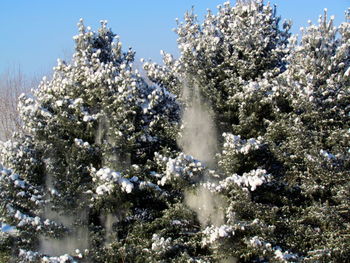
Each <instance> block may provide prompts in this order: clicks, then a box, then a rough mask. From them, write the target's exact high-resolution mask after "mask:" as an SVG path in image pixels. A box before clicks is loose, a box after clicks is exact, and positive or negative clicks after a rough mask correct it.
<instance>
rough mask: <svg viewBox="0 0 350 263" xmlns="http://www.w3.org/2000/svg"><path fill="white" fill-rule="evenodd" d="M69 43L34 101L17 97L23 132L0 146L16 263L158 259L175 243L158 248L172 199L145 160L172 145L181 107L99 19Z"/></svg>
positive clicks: (1, 188)
mask: <svg viewBox="0 0 350 263" xmlns="http://www.w3.org/2000/svg"><path fill="white" fill-rule="evenodd" d="M74 39H75V43H76V50H75V53H74V55H73V58H72V61H71V62H70V63H66V62H64V61H60V60H59V61H58V65H57V66H56V67H55V68H54V74H53V77H52V79H49V80H48V79H46V78H44V79H43V81H42V82H41V84H40V85H39V87H38V89H36V90H34V97H33V98H29V97H26V96H22V97H21V98H20V104H19V110H20V113H21V117H22V122H23V125H24V129H25V131H26V134H17V135H15V136H14V138H13V140H11V141H9V142H6V143H5V144H4V145H3V146H2V148H1V162H2V164H3V165H4V166H5V167H6V169H5V168H2V167H1V177H0V197H1V210H0V211H1V221H2V222H5V223H8V224H10V225H12V226H14V227H15V230H16V231H15V234H14V235H13V236H12V239H11V240H10V241H11V248H10V250H12V252H13V257H14V258H16V259H15V260H22V261H23V262H27V261H28V262H35V261H40V260H44V261H45V262H56V261H55V260H58V261H59V260H61V261H60V262H70V261H73V260H78V259H79V257H83V260H88V261H92V262H116V261H119V260H123V261H124V262H137V261H140V260H143V261H145V260H146V261H148V262H151V261H150V260H149V259H150V258H151V259H152V260H157V258H158V259H160V258H162V257H164V256H165V255H168V254H167V253H165V252H164V251H165V248H168V247H170V248H172V247H173V246H170V243H169V242H168V243H169V244H168V245H167V246H166V247H165V248H163V247H162V246H165V245H164V244H163V243H162V240H163V239H164V238H163V239H162V237H161V235H160V234H157V232H159V231H163V227H164V226H163V225H162V224H160V223H159V222H158V221H159V220H158V221H157V218H159V217H164V216H166V217H167V218H168V221H166V222H169V220H170V222H171V220H172V216H171V209H176V206H175V207H173V208H172V206H173V205H172V204H174V205H175V203H176V202H175V201H176V200H175V201H172V199H174V197H176V196H177V195H178V194H177V195H176V191H174V194H173V195H170V194H167V192H166V191H165V190H162V189H160V188H159V187H158V186H157V185H156V183H157V180H158V178H157V176H155V175H156V173H155V172H151V168H154V169H156V166H157V165H156V162H152V159H153V156H154V152H155V151H161V150H162V149H163V148H164V149H165V148H168V149H169V150H174V149H176V148H177V147H176V140H175V139H176V138H175V137H176V136H175V135H176V130H177V126H178V120H179V105H178V104H177V102H176V101H175V96H173V95H172V94H171V93H169V92H168V91H166V90H165V89H164V88H158V87H155V86H149V85H147V84H146V82H145V81H144V80H143V79H142V78H141V77H140V75H139V74H138V73H137V72H136V71H133V69H132V62H133V59H134V52H133V51H132V50H129V51H128V52H126V53H124V52H122V50H121V43H120V41H119V40H118V38H117V37H116V36H115V35H114V34H113V33H112V32H111V30H110V29H109V28H108V27H107V25H106V22H105V21H102V22H101V28H100V29H99V30H98V32H93V31H91V29H90V28H89V27H85V26H84V25H83V22H82V21H81V22H80V23H79V34H78V35H77V36H75V37H74ZM152 163H153V164H152ZM165 209H168V210H167V211H168V212H164V211H163V210H165ZM169 209H170V210H169ZM182 210H183V211H184V212H183V213H185V214H184V216H185V217H189V218H191V217H192V218H194V216H193V213H192V212H191V210H189V209H187V210H186V208H182ZM182 210H181V211H182ZM186 211H187V214H186ZM169 214H170V215H169ZM190 221H192V220H190ZM190 221H186V222H188V223H187V224H188V225H189V228H191V227H192V225H191V224H190ZM179 222H180V224H181V226H183V225H182V223H181V221H179ZM116 223H117V224H116ZM157 223H158V224H157ZM173 228H174V230H173V231H175V233H180V231H182V229H183V227H181V228H180V227H179V226H177V225H176V224H174V227H173ZM167 231H170V230H167ZM152 236H154V238H153V239H154V240H153V239H152ZM158 239H159V240H158ZM152 240H153V241H152ZM167 240H168V239H167ZM168 241H169V240H168ZM156 242H158V243H159V244H158V246H160V247H159V249H158V247H157V248H156V247H155V248H154V249H153V246H156V245H152V244H153V243H156ZM172 242H174V241H172ZM184 247H185V248H186V246H184ZM188 247H189V246H188ZM75 249H78V250H79V251H78V250H76V251H75ZM158 250H162V251H163V252H164V253H163V252H162V251H160V252H159V251H158ZM171 251H172V252H169V253H170V255H173V257H174V258H175V255H178V256H182V257H185V256H186V255H185V254H183V253H184V252H185V251H186V249H183V248H182V247H180V248H178V249H175V250H174V249H172V250H171ZM174 251H175V252H174ZM157 253H158V254H157ZM188 253H190V254H196V253H195V252H194V251H192V252H188ZM62 254H71V255H62ZM156 254H157V255H156ZM73 257H74V258H73ZM147 258H148V259H147Z"/></svg>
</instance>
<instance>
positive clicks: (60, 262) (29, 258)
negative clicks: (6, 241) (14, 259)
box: [19, 249, 77, 263]
mask: <svg viewBox="0 0 350 263" xmlns="http://www.w3.org/2000/svg"><path fill="white" fill-rule="evenodd" d="M19 256H20V258H21V259H22V261H21V262H42V263H77V261H75V260H74V258H73V257H72V256H70V255H68V254H65V255H61V256H57V257H49V256H44V255H42V254H40V253H38V252H34V251H28V250H23V249H20V251H19Z"/></svg>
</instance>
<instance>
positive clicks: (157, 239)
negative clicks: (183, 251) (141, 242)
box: [152, 234, 172, 253]
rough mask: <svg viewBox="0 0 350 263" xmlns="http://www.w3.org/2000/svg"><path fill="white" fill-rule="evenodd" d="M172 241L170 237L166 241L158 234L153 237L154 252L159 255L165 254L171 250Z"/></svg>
mask: <svg viewBox="0 0 350 263" xmlns="http://www.w3.org/2000/svg"><path fill="white" fill-rule="evenodd" d="M171 242H172V239H171V238H170V237H168V238H167V239H165V238H164V237H161V236H159V235H157V234H153V236H152V250H153V251H155V252H158V253H163V252H165V251H167V250H168V249H170V248H171Z"/></svg>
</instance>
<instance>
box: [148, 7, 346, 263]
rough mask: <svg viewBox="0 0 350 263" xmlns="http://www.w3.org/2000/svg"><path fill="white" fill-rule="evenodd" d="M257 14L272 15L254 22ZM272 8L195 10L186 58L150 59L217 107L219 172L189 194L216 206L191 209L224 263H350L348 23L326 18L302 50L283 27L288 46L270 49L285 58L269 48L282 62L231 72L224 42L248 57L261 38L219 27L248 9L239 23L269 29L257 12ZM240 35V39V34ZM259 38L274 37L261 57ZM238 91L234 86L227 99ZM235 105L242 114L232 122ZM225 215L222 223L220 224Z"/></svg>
mask: <svg viewBox="0 0 350 263" xmlns="http://www.w3.org/2000/svg"><path fill="white" fill-rule="evenodd" d="M257 7H260V8H257ZM251 10H264V11H266V10H270V11H269V12H265V13H264V12H262V11H260V13H259V14H260V16H259V15H255V16H253V17H250V16H249V14H250V13H249V11H251ZM271 10H272V9H271V7H269V6H268V5H267V6H265V5H263V4H262V2H261V1H248V2H243V1H242V2H239V3H237V4H236V5H235V6H234V7H232V8H231V7H230V5H229V3H225V4H224V8H223V7H221V8H220V9H219V13H218V14H217V15H212V14H211V13H209V15H208V16H207V17H206V19H205V21H204V22H203V25H201V26H200V25H198V24H197V22H196V16H195V15H194V14H193V13H189V14H186V17H185V23H183V24H180V26H179V28H178V30H177V32H178V34H179V48H180V58H179V59H174V58H173V57H172V56H171V55H170V54H164V62H165V66H159V65H157V64H154V63H149V62H147V63H146V64H145V69H146V70H147V71H148V74H149V76H150V78H151V79H153V80H154V81H156V82H157V83H159V84H160V85H163V86H165V87H169V89H171V90H173V91H174V92H175V93H177V94H180V93H181V91H182V90H183V86H186V87H187V88H189V89H193V90H195V89H196V88H198V89H199V90H200V92H201V96H203V97H204V98H205V99H206V101H207V102H208V101H209V102H210V105H211V106H212V107H213V111H214V116H215V117H216V118H217V121H218V120H219V122H217V124H218V125H219V126H220V128H219V131H226V133H224V134H223V140H222V141H223V143H222V145H221V148H222V153H221V154H220V155H219V156H218V167H217V168H218V169H217V171H216V172H214V171H210V170H206V169H204V170H205V171H204V172H203V173H202V175H204V176H206V177H205V178H204V179H203V178H202V182H201V183H199V185H200V186H199V187H198V185H197V186H195V187H194V188H195V190H193V191H194V193H192V194H190V197H191V199H193V198H194V199H196V200H198V199H200V200H202V201H203V202H206V207H201V206H200V207H201V209H202V211H200V210H198V207H196V206H195V205H194V206H193V202H191V201H189V203H188V205H189V206H190V207H191V208H192V209H193V210H195V211H196V212H197V216H198V217H199V220H200V218H201V217H203V216H207V220H206V221H205V222H204V223H203V222H201V223H202V225H201V227H202V233H203V239H202V244H203V246H204V247H208V248H209V250H210V251H211V252H212V257H213V259H214V260H215V261H220V260H234V259H239V260H240V261H242V262H266V261H272V262H275V261H276V262H288V261H292V262H299V261H309V262H314V261H317V260H321V261H327V262H342V261H346V259H347V258H348V257H349V255H348V253H349V252H348V248H347V246H348V235H349V219H348V215H349V210H348V208H347V207H348V200H349V198H348V197H349V196H348V190H347V189H348V188H349V186H348V183H347V179H346V178H347V173H348V170H349V152H348V150H349V144H348V137H349V125H348V123H349V112H348V111H349V109H348V101H349V97H348V96H349V87H348V86H349V84H348V75H349V72H350V71H349V70H348V68H349V66H348V63H349V58H348V56H349V47H348V36H349V26H348V21H347V22H346V23H343V24H342V25H341V26H339V27H338V28H334V26H333V25H332V21H327V19H326V17H324V18H322V19H321V21H320V24H319V25H318V26H313V25H312V26H310V27H309V28H308V29H307V30H306V31H305V32H304V34H303V38H302V41H301V43H300V44H299V43H297V42H294V46H293V43H291V45H289V44H288V41H287V38H288V33H287V32H288V31H287V30H286V31H278V33H279V34H280V35H278V33H277V36H276V35H275V36H276V38H275V39H278V41H277V42H276V45H275V46H273V45H272V46H273V47H274V48H272V49H271V50H270V52H271V53H273V54H280V56H274V55H271V53H267V54H270V55H268V56H267V61H270V60H269V59H270V58H276V57H277V58H278V59H279V60H278V59H277V61H278V62H279V63H276V60H273V61H274V62H275V63H272V62H271V61H270V62H271V63H265V64H264V66H262V67H261V68H260V69H259V68H254V67H253V66H252V67H249V66H244V67H242V68H240V67H239V65H240V64H233V66H232V68H230V67H224V65H227V64H225V63H224V62H225V59H228V58H230V56H229V55H228V53H227V54H226V55H222V56H220V54H222V53H223V52H225V50H227V49H225V46H222V43H225V42H224V40H225V39H226V38H227V37H230V41H227V43H226V44H227V45H229V46H230V45H231V46H230V48H231V50H235V48H236V46H237V47H241V46H243V47H242V49H243V50H248V51H249V50H250V49H249V47H250V46H251V45H249V43H250V42H249V41H250V38H251V36H250V35H249V34H244V35H242V34H236V35H230V34H229V33H230V32H231V31H228V30H226V31H224V33H223V31H220V30H219V28H220V26H221V25H222V26H223V27H224V26H227V25H228V24H229V23H228V21H231V20H233V21H234V18H235V17H239V16H237V14H244V16H243V17H240V19H238V21H245V23H244V26H245V27H248V28H251V29H252V30H256V32H265V31H264V30H263V29H266V27H265V26H266V24H264V23H260V24H254V21H256V17H259V18H261V20H259V21H271V17H274V16H271V14H274V13H273V12H271ZM255 14H256V13H255ZM219 18H220V19H219ZM225 18H231V20H229V19H227V20H225ZM331 20H332V19H331ZM211 21H215V23H211ZM274 21H277V20H274ZM220 23H222V24H220ZM237 23H238V22H237ZM238 24H239V23H238ZM253 24H254V26H252V27H250V26H251V25H253ZM206 25H208V26H206ZM264 25H265V26H264ZM275 25H276V24H275ZM245 27H244V28H245ZM274 28H275V29H276V27H274ZM288 28H289V26H286V28H285V29H288ZM234 30H235V32H236V33H237V32H240V28H239V27H238V28H235V29H234ZM242 32H245V31H242ZM249 32H250V31H249ZM225 34H228V35H225ZM204 35H205V36H206V37H204ZM251 35H252V36H256V34H251ZM261 39H265V40H271V39H274V38H269V37H267V38H264V37H263V35H260V37H257V39H255V42H254V43H260V44H259V46H258V48H257V49H256V50H259V47H262V46H264V45H262V43H261V42H259V40H261ZM214 40H216V42H215V41H214ZM280 41H281V42H280ZM294 41H295V40H294ZM287 44H288V45H289V46H287ZM237 50H240V49H239V48H238V49H237ZM248 51H247V52H248ZM290 52H291V53H290ZM288 53H290V55H289V56H288V57H287V56H286V55H288ZM209 54H210V55H212V56H210V55H209ZM248 54H252V56H251V57H252V58H253V59H257V60H259V61H260V60H263V59H264V58H265V57H264V56H263V55H262V56H260V57H259V56H256V53H255V52H251V53H249V52H248ZM263 54H264V53H263ZM265 54H266V53H265ZM186 58H188V59H186ZM235 58H236V59H235V60H234V61H232V62H231V63H235V62H236V61H239V59H237V58H239V56H238V57H235ZM244 58H245V59H244V62H242V63H248V62H247V61H249V62H251V61H250V60H249V58H250V56H249V55H246V56H244ZM218 61H219V62H218ZM222 61H224V62H222ZM221 62H222V63H221ZM245 65H246V64H245ZM252 65H254V66H256V65H257V63H252ZM258 65H259V64H258ZM221 66H222V67H221ZM229 69H231V71H229ZM251 70H252V71H251ZM238 72H245V73H244V74H243V73H242V75H239V74H238ZM206 73H210V74H206ZM218 76H220V78H219V77H218ZM244 76H250V77H247V78H245V77H244ZM221 77H222V78H221ZM201 80H203V81H201ZM217 80H219V81H218V82H216V81H217ZM214 82H215V85H212V84H213V83H214ZM227 83H228V84H230V85H226V84H227ZM226 88H227V89H226ZM230 89H234V90H232V91H230V92H228V91H227V90H230ZM208 90H210V92H208ZM223 91H226V92H223ZM209 94H210V95H209ZM218 98H220V100H219V99H218ZM205 99H204V101H205ZM186 102H191V100H189V101H186ZM233 103H236V104H233ZM227 105H228V106H227ZM234 105H236V106H234ZM230 107H231V108H230ZM223 109H224V110H223ZM227 109H230V111H227V112H231V110H232V113H230V114H232V115H231V117H232V116H236V117H234V118H231V117H230V118H227V115H226V117H225V112H226V111H225V110H227ZM231 126H232V128H230V127H231ZM232 133H233V134H236V135H233V134H232ZM257 136H259V137H257ZM254 137H255V138H254ZM168 164H169V163H168ZM188 169H189V167H188V166H184V167H182V170H183V171H186V170H188ZM194 203H196V202H194ZM196 204H197V205H198V204H200V202H199V203H196ZM218 206H219V208H218ZM220 211H221V213H222V217H221V220H215V218H212V215H213V214H215V213H217V214H220ZM332 216H333V217H332ZM200 221H201V220H200ZM334 233H337V234H336V235H334Z"/></svg>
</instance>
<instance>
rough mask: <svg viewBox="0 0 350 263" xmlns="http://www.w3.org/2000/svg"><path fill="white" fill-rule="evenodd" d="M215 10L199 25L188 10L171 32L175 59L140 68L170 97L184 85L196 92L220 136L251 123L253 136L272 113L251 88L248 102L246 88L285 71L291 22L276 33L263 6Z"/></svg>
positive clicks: (272, 12)
mask: <svg viewBox="0 0 350 263" xmlns="http://www.w3.org/2000/svg"><path fill="white" fill-rule="evenodd" d="M218 8H219V10H218V13H217V14H213V13H212V12H211V11H208V14H207V15H206V16H205V19H204V22H203V23H202V24H199V22H198V20H197V16H196V15H195V14H194V13H193V10H192V12H188V13H186V14H185V18H184V19H185V21H184V22H182V23H178V27H177V28H176V29H175V32H176V33H177V35H178V39H177V42H178V47H179V51H180V57H179V58H178V59H174V58H173V56H172V55H170V54H167V53H164V52H163V54H164V57H163V61H164V64H165V65H164V66H160V65H157V64H155V63H150V62H147V63H145V64H144V68H145V70H146V71H147V73H148V76H149V77H150V79H151V80H153V81H155V82H156V83H158V84H160V85H164V86H166V87H167V88H168V89H170V90H171V91H173V92H174V93H175V94H178V95H179V94H181V91H182V90H183V87H184V86H187V87H188V88H189V89H191V90H193V89H195V87H198V89H199V90H200V93H201V95H202V96H203V97H204V99H205V100H206V101H207V102H209V104H210V105H211V107H212V108H213V110H214V112H215V119H216V124H217V126H218V130H219V132H220V133H222V132H227V131H229V132H231V129H232V128H231V126H232V125H239V124H241V123H242V122H245V123H247V122H250V126H249V127H247V128H246V130H245V132H247V133H246V134H247V136H256V134H257V133H259V130H258V129H259V128H260V127H259V126H261V123H262V120H263V119H264V118H265V119H266V118H268V117H269V116H268V115H267V111H269V110H271V109H270V108H269V106H268V105H266V103H265V102H264V97H266V94H265V93H266V91H265V90H262V91H260V90H259V89H255V87H254V85H253V87H251V88H250V89H252V91H251V93H253V96H252V98H250V96H249V95H248V94H249V92H246V90H247V89H248V90H249V88H247V85H248V84H249V82H250V81H252V80H259V79H262V78H269V77H274V76H276V75H278V74H280V73H281V72H283V71H284V70H285V61H284V58H285V56H286V55H287V54H288V49H287V44H288V38H289V36H290V34H289V32H288V31H289V28H290V23H288V22H284V23H283V29H280V28H279V23H280V18H279V17H278V16H277V15H276V8H275V7H271V6H270V4H267V5H264V4H263V2H262V1H248V2H244V1H238V2H237V3H236V5H234V6H231V5H230V3H229V2H226V3H224V4H223V5H222V6H219V7H218ZM248 86H249V85H248ZM249 100H250V101H249ZM260 101H261V102H260ZM247 104H249V105H247ZM270 114H272V113H270ZM261 115H263V116H261ZM271 118H272V117H271ZM247 119H248V120H247ZM256 126H258V127H256ZM248 138H249V137H248Z"/></svg>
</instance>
